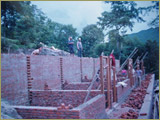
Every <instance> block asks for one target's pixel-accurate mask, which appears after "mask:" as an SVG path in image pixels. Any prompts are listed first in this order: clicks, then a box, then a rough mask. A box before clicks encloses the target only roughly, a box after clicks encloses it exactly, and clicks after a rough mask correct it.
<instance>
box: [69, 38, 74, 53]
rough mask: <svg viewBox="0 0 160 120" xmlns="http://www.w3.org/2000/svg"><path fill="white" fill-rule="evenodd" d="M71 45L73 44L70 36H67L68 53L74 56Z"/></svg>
mask: <svg viewBox="0 0 160 120" xmlns="http://www.w3.org/2000/svg"><path fill="white" fill-rule="evenodd" d="M73 45H74V41H73V39H72V37H69V38H68V47H69V52H70V55H72V56H74V50H73Z"/></svg>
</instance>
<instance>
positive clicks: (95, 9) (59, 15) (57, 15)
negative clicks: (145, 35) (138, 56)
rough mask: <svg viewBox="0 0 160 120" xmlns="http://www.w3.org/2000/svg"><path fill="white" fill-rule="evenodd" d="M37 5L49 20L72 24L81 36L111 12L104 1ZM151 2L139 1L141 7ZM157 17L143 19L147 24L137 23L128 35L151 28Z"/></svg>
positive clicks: (154, 14) (50, 2) (149, 15)
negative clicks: (89, 26) (106, 13)
mask: <svg viewBox="0 0 160 120" xmlns="http://www.w3.org/2000/svg"><path fill="white" fill-rule="evenodd" d="M32 4H35V5H37V7H38V8H39V9H41V10H42V11H43V12H44V13H45V14H46V16H47V17H48V18H50V19H52V20H53V21H55V22H58V23H61V24H72V25H73V27H75V28H77V32H78V33H79V34H81V32H82V29H83V28H84V27H85V26H87V25H89V24H96V22H97V21H98V19H97V17H100V16H101V13H102V12H103V11H109V10H110V8H109V7H110V6H109V5H107V4H104V2H103V1H32ZM151 4H152V3H151V1H137V5H138V6H140V7H144V6H149V5H151ZM155 16H156V13H155V12H152V13H150V14H148V16H145V17H143V18H144V19H145V20H146V22H145V23H135V25H134V28H133V31H130V30H128V31H127V33H128V34H130V33H135V32H139V31H141V30H145V29H148V28H150V27H149V26H148V22H150V21H151V20H153V19H154V18H155Z"/></svg>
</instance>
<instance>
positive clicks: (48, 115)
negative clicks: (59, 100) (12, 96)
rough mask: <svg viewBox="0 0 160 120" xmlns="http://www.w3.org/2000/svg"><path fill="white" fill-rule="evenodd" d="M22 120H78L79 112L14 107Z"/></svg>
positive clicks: (50, 108) (48, 108) (51, 108)
mask: <svg viewBox="0 0 160 120" xmlns="http://www.w3.org/2000/svg"><path fill="white" fill-rule="evenodd" d="M14 108H15V109H16V110H17V112H18V114H20V115H21V116H22V118H23V119H71V118H72V119H79V111H76V110H57V108H53V107H33V106H14Z"/></svg>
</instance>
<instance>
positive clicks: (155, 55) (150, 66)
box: [144, 40, 159, 79]
mask: <svg viewBox="0 0 160 120" xmlns="http://www.w3.org/2000/svg"><path fill="white" fill-rule="evenodd" d="M145 50H146V51H147V52H148V55H147V56H146V59H145V60H144V63H145V67H146V72H147V73H148V72H149V73H151V72H152V73H155V74H156V79H158V77H159V46H158V43H157V41H151V40H148V41H147V42H146V44H145Z"/></svg>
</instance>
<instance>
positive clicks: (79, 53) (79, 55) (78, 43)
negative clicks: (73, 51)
mask: <svg viewBox="0 0 160 120" xmlns="http://www.w3.org/2000/svg"><path fill="white" fill-rule="evenodd" d="M77 49H78V57H82V50H83V46H82V42H81V38H78V42H77Z"/></svg>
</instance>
